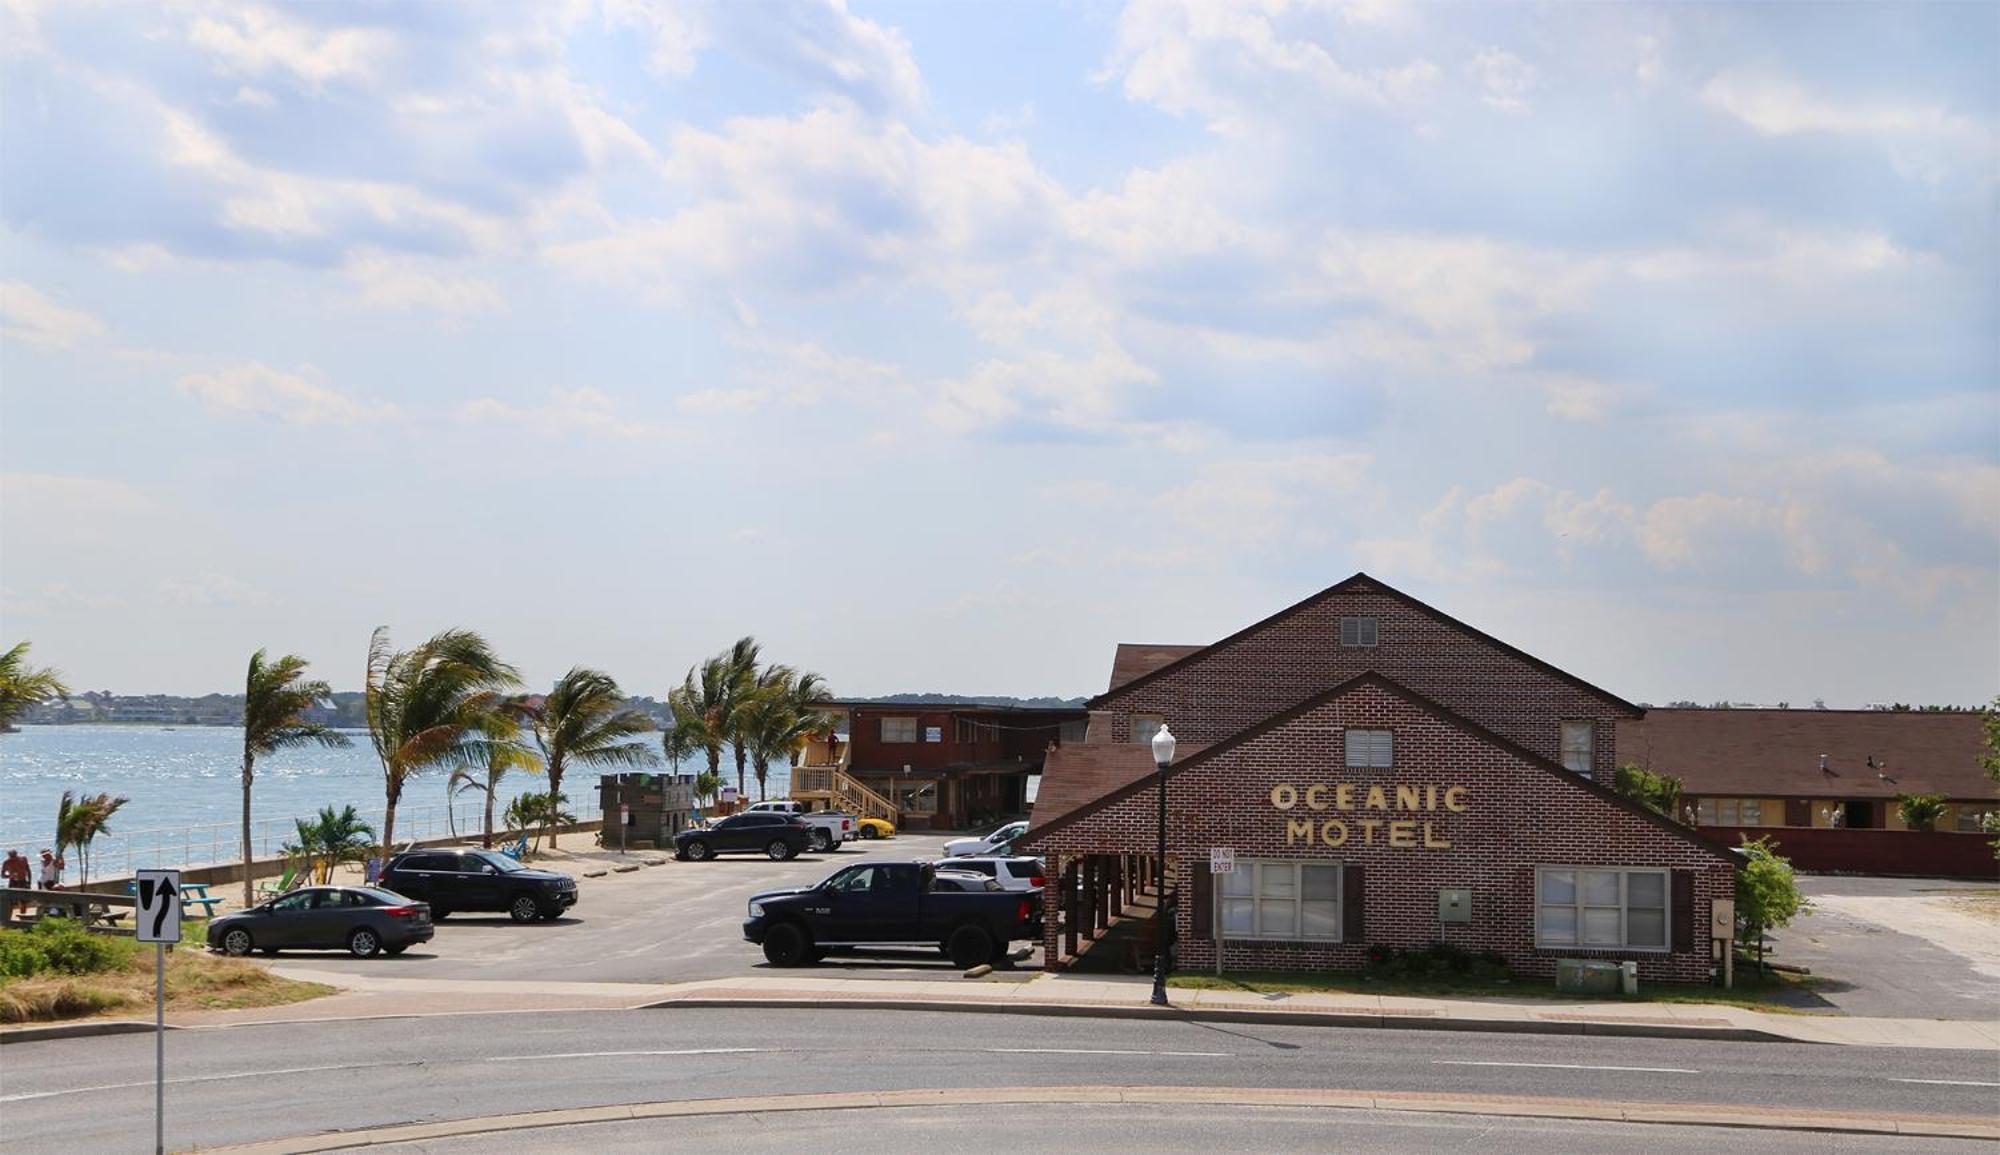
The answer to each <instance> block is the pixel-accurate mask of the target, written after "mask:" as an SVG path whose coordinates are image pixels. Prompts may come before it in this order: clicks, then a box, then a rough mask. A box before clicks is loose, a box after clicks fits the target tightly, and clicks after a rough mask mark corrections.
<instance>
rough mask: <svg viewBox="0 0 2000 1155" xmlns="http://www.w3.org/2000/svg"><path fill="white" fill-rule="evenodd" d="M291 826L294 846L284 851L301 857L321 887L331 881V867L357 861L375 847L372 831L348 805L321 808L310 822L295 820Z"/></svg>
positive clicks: (300, 819) (373, 829) (302, 819)
mask: <svg viewBox="0 0 2000 1155" xmlns="http://www.w3.org/2000/svg"><path fill="white" fill-rule="evenodd" d="M292 825H293V826H294V827H295V828H296V829H297V831H298V837H299V840H298V844H297V845H295V846H287V847H285V850H286V851H287V852H292V853H297V854H301V855H303V856H305V859H306V862H307V864H308V866H309V867H310V868H311V870H312V872H313V876H314V877H315V878H316V879H317V880H318V881H319V883H320V884H321V885H322V886H323V885H325V884H326V883H328V882H330V881H332V880H333V871H334V868H336V867H338V866H339V865H340V864H341V863H343V862H358V861H360V860H361V859H362V858H364V857H366V856H367V854H368V850H369V848H370V847H372V846H373V845H374V844H375V828H374V827H372V826H370V825H368V824H367V823H366V822H363V821H362V820H361V815H359V814H357V813H355V810H354V807H353V806H351V805H349V806H344V807H342V808H341V809H340V810H338V811H336V810H334V808H333V807H331V806H322V807H320V808H319V815H318V816H317V817H315V818H314V819H312V820H311V821H308V820H306V819H304V818H297V819H294V820H293V821H292Z"/></svg>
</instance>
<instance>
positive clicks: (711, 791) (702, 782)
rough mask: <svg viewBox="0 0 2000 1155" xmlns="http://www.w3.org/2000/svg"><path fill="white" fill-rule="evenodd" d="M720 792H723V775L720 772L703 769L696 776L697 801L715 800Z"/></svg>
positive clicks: (695, 790) (695, 794) (695, 791)
mask: <svg viewBox="0 0 2000 1155" xmlns="http://www.w3.org/2000/svg"><path fill="white" fill-rule="evenodd" d="M720 793H722V775H721V774H720V773H719V772H717V771H714V770H703V771H702V772H701V773H699V774H697V775H695V776H694V798H695V801H697V802H700V801H703V800H704V799H707V800H713V799H714V798H715V796H716V795H717V794H720Z"/></svg>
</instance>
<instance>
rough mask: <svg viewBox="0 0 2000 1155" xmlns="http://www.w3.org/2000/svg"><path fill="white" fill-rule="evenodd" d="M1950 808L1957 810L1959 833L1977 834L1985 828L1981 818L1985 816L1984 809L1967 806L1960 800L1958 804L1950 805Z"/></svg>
mask: <svg viewBox="0 0 2000 1155" xmlns="http://www.w3.org/2000/svg"><path fill="white" fill-rule="evenodd" d="M1952 809H1953V810H1956V811H1958V817H1957V820H1956V822H1957V827H1958V830H1959V832H1960V833H1962V834H1978V833H1980V832H1982V831H1984V830H1985V829H1986V827H1985V826H1984V825H1982V820H1983V819H1984V818H1985V817H1986V814H1985V812H1984V811H1981V810H1980V809H1979V808H1978V807H1976V806H1968V805H1966V804H1965V803H1963V802H1961V803H1959V804H1958V805H1956V806H1954V807H1952Z"/></svg>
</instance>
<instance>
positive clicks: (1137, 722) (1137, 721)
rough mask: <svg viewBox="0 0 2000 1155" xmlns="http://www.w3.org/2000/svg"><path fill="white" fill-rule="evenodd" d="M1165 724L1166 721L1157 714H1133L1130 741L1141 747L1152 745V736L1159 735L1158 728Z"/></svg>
mask: <svg viewBox="0 0 2000 1155" xmlns="http://www.w3.org/2000/svg"><path fill="white" fill-rule="evenodd" d="M1166 724H1167V720H1166V719H1165V718H1162V717H1160V716H1159V715H1158V714H1134V715H1132V740H1133V741H1134V742H1137V743H1138V744H1139V745H1141V746H1150V745H1152V744H1153V735H1155V734H1157V733H1159V732H1160V727H1162V726H1164V725H1166Z"/></svg>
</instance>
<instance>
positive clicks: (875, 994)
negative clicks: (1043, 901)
mask: <svg viewBox="0 0 2000 1155" xmlns="http://www.w3.org/2000/svg"><path fill="white" fill-rule="evenodd" d="M272 969H273V970H274V971H275V972H277V973H279V974H281V975H284V976H285V977H287V978H294V979H303V980H310V981H314V982H323V983H328V984H331V985H335V986H339V987H341V988H343V989H342V992H341V993H340V994H337V995H332V996H328V997H326V998H323V999H315V1000H313V1001H311V1002H307V1003H298V1004H294V1005H291V1006H282V1007H263V1008H256V1009H250V1010H235V1011H201V1012H191V1013H184V1014H179V1015H175V1016H172V1017H171V1018H170V1020H169V1021H170V1022H171V1023H172V1024H173V1025H174V1026H176V1027H220V1026H230V1025H237V1024H247V1023H276V1022H314V1021H332V1020H343V1019H352V1018H363V1017H385V1016H411V1015H430V1014H476V1013H491V1012H506V1011H560V1010H577V1011H593V1010H595V1011H615V1010H625V1009H639V1008H669V1007H694V1006H750V1005H756V1006H845V1007H868V1008H874V1009H882V1010H899V1009H912V1010H930V1011H938V1010H946V1011H950V1010H964V1011H975V1012H985V1013H1002V1014H1007V1013H1011V1014H1053V1015H1085V1016H1113V1017H1151V1016H1169V1017H1182V1018H1194V1019H1203V1020H1216V1021H1231V1022H1274V1023H1286V1024H1315V1025H1326V1026H1364V1027H1400V1028H1408V1029H1417V1030H1459V1031H1515V1032H1529V1033H1535V1034H1580V1035H1582V1034H1587V1035H1639V1036H1653V1037H1664V1038H1708V1039H1723V1040H1727V1039H1740V1040H1757V1041H1781V1042H1800V1043H1831V1044H1847V1045H1855V1046H1877V1047H1921V1048H1935V1049H1951V1050H1986V1051H1996V1052H2000V1021H1986V1022H1971V1021H1945V1020H1936V1019H1890V1018H1854V1017H1831V1016H1819V1015H1787V1014H1773V1013H1769V1012H1764V1011H1752V1010H1745V1009H1743V1008H1740V1007H1730V1006H1720V1005H1716V1004H1694V1003H1639V1002H1635V1003H1627V1002H1618V1003H1605V1002H1558V1001H1554V1000H1532V1001H1527V1000H1524V1001H1520V1002H1510V1001H1504V1000H1498V999H1426V998H1402V997H1392V996H1386V995H1362V994H1345V993H1342V994H1256V993H1252V992H1243V991H1212V990H1180V989H1175V990H1171V991H1170V992H1169V996H1170V998H1171V1000H1172V1003H1173V1005H1172V1006H1171V1007H1170V1008H1168V1009H1166V1010H1161V1009H1159V1008H1156V1007H1153V1006H1151V1005H1150V1004H1149V996H1150V994H1151V989H1152V988H1151V982H1150V980H1148V979H1146V978H1143V977H1129V978H1128V977H1122V976H1092V977H1079V976H1071V975H1051V974H1042V973H1034V974H1032V975H1027V976H1023V975H1021V974H1020V973H1010V972H1005V971H1002V972H998V973H996V974H993V975H991V976H988V977H987V978H985V979H977V980H975V979H968V980H963V981H958V982H937V981H908V980H890V979H856V978H821V977H814V976H812V975H810V974H808V973H805V972H798V973H789V974H774V975H769V976H754V977H739V978H727V979H711V980H706V981H701V982H687V983H663V984H648V983H576V982H522V981H492V980H454V979H420V978H392V977H386V976H373V975H366V976H358V975H352V974H346V973H339V972H332V971H319V970H314V969H312V968H310V967H301V966H291V965H286V964H279V965H277V966H274V967H273V968H272ZM85 1025H86V1024H74V1025H70V1024H54V1025H52V1026H48V1027H29V1028H11V1029H9V1030H7V1031H6V1032H5V1033H4V1037H5V1038H6V1039H7V1040H8V1041H25V1040H26V1039H27V1038H46V1037H59V1036H60V1035H61V1034H63V1033H65V1032H67V1031H70V1030H73V1029H74V1027H76V1026H85ZM150 1028H151V1024H150V1023H135V1024H133V1029H150ZM97 1029H98V1030H102V1029H103V1027H102V1025H97ZM75 1033H84V1032H82V1031H76V1032H75Z"/></svg>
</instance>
